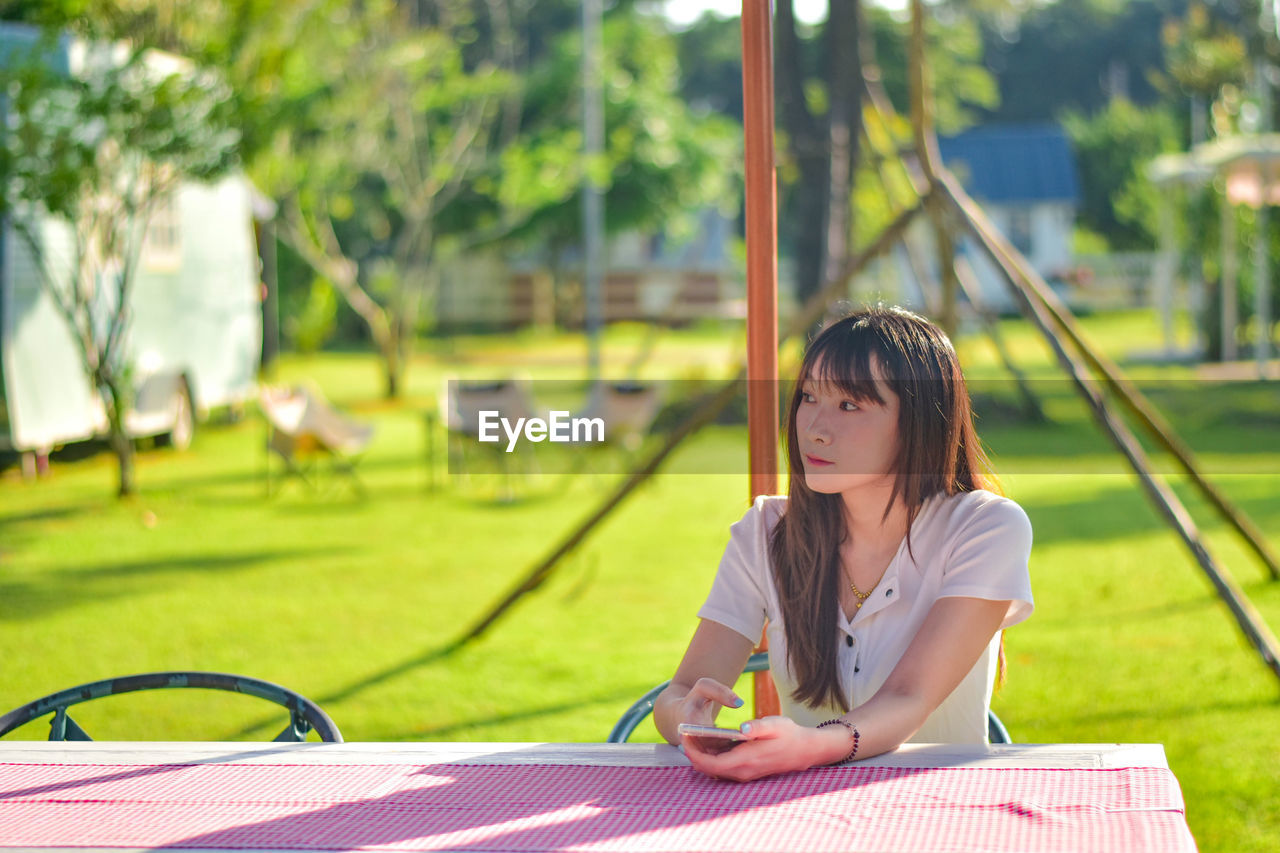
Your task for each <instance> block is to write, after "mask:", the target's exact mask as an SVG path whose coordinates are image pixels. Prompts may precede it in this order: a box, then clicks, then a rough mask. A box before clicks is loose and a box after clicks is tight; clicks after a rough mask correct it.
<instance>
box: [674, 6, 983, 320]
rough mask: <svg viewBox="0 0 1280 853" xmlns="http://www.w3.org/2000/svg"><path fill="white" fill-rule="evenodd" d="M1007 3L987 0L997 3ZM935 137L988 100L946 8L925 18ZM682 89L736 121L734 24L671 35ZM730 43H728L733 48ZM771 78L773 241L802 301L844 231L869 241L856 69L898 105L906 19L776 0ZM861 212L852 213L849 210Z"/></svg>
mask: <svg viewBox="0 0 1280 853" xmlns="http://www.w3.org/2000/svg"><path fill="white" fill-rule="evenodd" d="M1005 1H1006V0H989V2H990V3H991V4H994V6H995V7H1001V8H1002V7H1003V4H1004V3H1005ZM927 34H928V38H929V50H930V62H931V63H932V66H933V72H934V80H935V86H934V88H935V101H936V107H937V114H938V124H939V129H940V130H942V131H943V132H952V131H956V130H959V129H961V128H963V127H965V126H966V125H968V124H970V123H972V121H973V120H974V117H975V116H976V115H977V113H978V110H979V109H980V108H989V107H992V106H994V105H995V103H996V100H997V92H996V88H995V85H994V81H993V79H992V77H991V75H990V74H989V73H988V72H987V71H986V70H985V69H984V68H983V67H982V63H981V40H980V38H979V36H978V28H977V25H976V23H975V22H974V19H973V17H972V15H971V14H970V13H968V12H967V11H966V10H964V9H958V8H953V5H952V4H941V5H939V6H935V7H933V12H932V15H931V17H930V19H929V21H928V31H927ZM678 38H679V40H680V57H681V63H682V71H683V80H684V82H683V85H682V93H683V94H684V96H685V98H686V99H687V100H688V101H689V102H691V103H693V104H695V105H703V104H705V105H707V106H709V107H711V108H713V109H716V110H718V111H720V112H722V113H724V114H726V115H729V116H731V117H733V118H734V119H737V120H739V121H740V120H741V116H742V91H741V89H742V78H741V74H742V57H741V50H742V48H741V42H740V34H739V22H738V19H737V18H729V19H722V18H717V17H715V16H710V15H708V16H704V17H703V18H702V19H701V20H700V21H699V22H697V23H696V24H695V25H694V26H692V27H690V28H688V29H686V30H684V31H683V32H681V33H680V34H679V35H678ZM735 40H736V41H735ZM775 41H776V47H775V56H774V62H775V75H776V87H777V94H776V98H777V102H778V122H779V129H780V131H781V134H780V136H781V139H780V145H781V146H782V149H783V150H782V151H781V152H780V153H781V154H782V159H781V162H780V163H779V183H780V208H781V215H780V217H779V219H780V233H779V239H780V244H781V248H782V250H783V252H784V253H786V254H789V255H791V256H792V257H793V258H794V259H795V267H796V290H797V292H796V297H797V298H798V299H800V300H803V299H805V298H806V297H807V296H808V295H809V294H811V293H813V292H814V291H815V290H816V289H817V288H818V287H819V286H820V285H821V283H822V282H823V281H824V280H825V279H826V278H827V277H828V276H830V275H832V274H834V272H835V270H836V269H837V268H838V267H839V265H840V264H841V262H842V261H843V259H844V257H845V255H846V254H847V253H848V251H849V248H850V245H849V240H850V235H852V234H861V233H866V229H865V228H862V227H861V226H860V224H859V223H857V222H856V221H855V208H853V207H852V206H851V201H850V200H851V199H852V197H853V194H854V184H855V183H856V180H857V177H856V176H858V175H859V174H860V173H862V170H861V168H860V166H861V164H860V162H859V161H860V159H861V158H860V150H859V146H860V140H861V133H862V125H861V116H862V102H861V98H862V84H861V80H860V79H859V76H858V75H859V74H860V73H861V66H862V65H866V66H869V67H872V68H874V69H875V70H874V71H873V73H879V74H880V75H881V77H882V79H883V80H884V83H885V87H886V89H887V91H888V92H889V95H890V97H891V98H892V99H893V100H894V101H895V102H896V104H897V105H898V108H899V109H900V110H902V111H904V112H905V110H906V105H907V100H906V97H907V65H906V43H907V27H906V22H905V21H904V20H902V19H901V17H900V16H899V15H895V14H894V13H893V12H891V11H890V10H887V9H885V8H882V7H880V6H877V5H874V4H864V3H863V2H862V0H847V2H841V3H832V4H831V13H830V14H829V15H828V19H827V21H826V22H825V23H823V24H822V25H820V26H816V27H806V26H804V25H802V24H800V23H798V22H797V21H796V19H795V15H794V13H793V9H792V4H791V0H780V2H779V3H778V4H777V6H776V21H775ZM856 210H857V211H858V213H859V214H861V213H863V212H864V211H863V208H862V206H861V205H860V206H859V207H858V208H856Z"/></svg>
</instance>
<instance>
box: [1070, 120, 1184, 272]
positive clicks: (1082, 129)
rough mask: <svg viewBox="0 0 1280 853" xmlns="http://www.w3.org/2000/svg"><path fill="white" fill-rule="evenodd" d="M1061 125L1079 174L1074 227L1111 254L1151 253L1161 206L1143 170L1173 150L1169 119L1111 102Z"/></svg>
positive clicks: (1170, 121) (1171, 128) (1173, 139)
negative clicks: (1102, 240)
mask: <svg viewBox="0 0 1280 853" xmlns="http://www.w3.org/2000/svg"><path fill="white" fill-rule="evenodd" d="M1063 126H1064V127H1065V129H1066V131H1067V134H1068V135H1069V136H1070V137H1071V143H1072V147H1073V148H1074V149H1075V153H1076V162H1077V164H1078V166H1079V169H1080V176H1081V185H1082V192H1083V195H1084V198H1083V201H1082V203H1081V206H1080V211H1079V214H1078V219H1079V221H1080V223H1081V224H1082V225H1084V226H1085V227H1087V228H1089V229H1090V230H1092V231H1096V232H1097V233H1099V234H1101V235H1103V236H1104V237H1106V238H1107V241H1108V243H1109V244H1110V245H1111V248H1113V249H1116V250H1121V251H1124V250H1133V249H1151V248H1154V247H1155V245H1156V242H1157V235H1158V224H1157V221H1156V217H1157V213H1158V206H1159V205H1160V203H1161V201H1160V197H1159V193H1158V191H1157V190H1156V188H1155V187H1154V186H1153V185H1152V184H1151V181H1150V180H1149V179H1148V178H1147V175H1146V172H1145V169H1146V166H1147V164H1148V163H1149V162H1150V161H1151V159H1152V158H1153V157H1155V156H1156V155H1157V154H1161V153H1164V152H1166V151H1172V150H1175V148H1176V147H1177V135H1176V131H1175V129H1174V124H1173V120H1172V119H1171V118H1170V117H1169V115H1168V114H1167V113H1166V112H1165V111H1164V110H1162V109H1160V108H1151V109H1142V108H1140V107H1137V106H1134V105H1133V104H1132V103H1130V102H1128V101H1126V100H1123V99H1117V100H1114V101H1112V102H1111V103H1110V104H1109V105H1108V106H1107V107H1106V108H1104V109H1102V110H1101V111H1099V112H1098V113H1097V114H1095V115H1093V116H1084V115H1082V114H1080V113H1067V114H1066V115H1064V116H1063Z"/></svg>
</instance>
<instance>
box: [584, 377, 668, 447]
mask: <svg viewBox="0 0 1280 853" xmlns="http://www.w3.org/2000/svg"><path fill="white" fill-rule="evenodd" d="M660 402H661V401H660V400H659V399H658V388H657V386H655V385H647V384H641V383H638V382H597V383H595V384H594V385H592V386H591V392H590V394H589V395H588V397H587V404H586V407H585V408H584V409H583V410H582V411H581V412H578V413H577V414H576V415H574V417H577V418H599V419H601V420H602V421H604V426H605V443H606V444H617V445H620V446H621V447H623V448H624V449H625V450H627V451H629V452H634V451H635V450H636V449H637V448H638V447H639V446H640V443H641V442H642V441H644V438H645V435H647V434H648V432H649V427H650V426H651V425H652V424H653V419H654V418H655V417H657V415H658V404H659V403H660Z"/></svg>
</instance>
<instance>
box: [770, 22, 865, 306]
mask: <svg viewBox="0 0 1280 853" xmlns="http://www.w3.org/2000/svg"><path fill="white" fill-rule="evenodd" d="M830 6H831V8H830V11H829V12H828V16H827V24H826V30H825V33H824V36H825V39H824V41H825V45H826V47H825V53H826V57H825V60H826V61H825V65H824V68H823V77H824V83H825V87H826V91H827V95H828V110H827V113H826V115H824V116H821V117H815V116H814V115H812V114H811V113H810V111H809V108H808V105H807V103H806V101H805V95H804V70H803V62H802V61H801V58H800V39H799V36H798V34H797V33H796V25H795V14H794V12H793V10H792V8H791V0H781V2H779V3H778V5H777V32H776V38H777V47H776V55H777V63H776V66H775V73H776V74H777V78H778V91H779V98H780V101H781V103H780V104H779V107H780V110H779V112H780V114H781V117H782V121H783V124H784V126H785V127H786V130H787V138H788V140H789V148H790V152H791V156H792V158H793V159H794V160H795V163H796V166H797V169H798V171H799V173H800V178H799V182H798V184H797V185H796V186H794V187H792V194H793V195H792V198H793V201H792V202H791V204H792V205H793V206H792V208H791V214H792V215H790V216H789V217H788V218H787V219H786V220H785V221H787V222H789V224H790V229H789V230H790V235H789V236H790V243H791V247H792V250H793V252H794V256H795V269H796V273H795V286H796V300H797V301H798V302H799V303H801V304H803V303H804V301H805V300H807V299H808V298H809V297H810V296H812V295H813V294H814V293H817V292H818V290H819V289H821V287H822V285H823V284H825V283H826V281H827V279H828V278H829V277H831V276H833V275H835V273H836V271H837V270H838V269H839V268H840V267H841V266H842V265H843V264H844V262H845V260H846V258H847V256H848V254H849V243H850V238H851V229H852V227H853V221H852V206H851V195H852V192H853V178H854V173H855V171H856V164H857V150H858V143H859V139H860V134H861V128H862V102H861V88H862V87H861V85H860V84H859V82H858V81H859V75H860V70H859V69H860V63H859V54H860V49H859V28H860V23H861V20H862V15H861V7H862V2H861V0H842V2H839V3H832V4H830Z"/></svg>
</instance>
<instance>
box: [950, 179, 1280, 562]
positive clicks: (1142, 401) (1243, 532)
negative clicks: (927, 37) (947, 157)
mask: <svg viewBox="0 0 1280 853" xmlns="http://www.w3.org/2000/svg"><path fill="white" fill-rule="evenodd" d="M961 192H963V190H961ZM975 207H976V205H975ZM995 240H996V243H995V245H996V248H997V250H998V251H1000V252H1001V253H1002V254H1003V256H1004V258H1005V259H1006V261H1007V262H1008V263H1009V264H1011V265H1013V266H1014V267H1015V268H1017V269H1018V270H1019V271H1020V272H1021V274H1022V276H1023V278H1024V280H1026V281H1028V282H1029V284H1030V287H1031V290H1032V292H1033V293H1034V294H1035V297H1036V299H1037V300H1038V301H1039V302H1041V303H1043V305H1044V306H1045V309H1046V311H1047V312H1048V315H1049V317H1050V318H1051V319H1052V320H1053V322H1054V323H1055V324H1056V325H1057V326H1058V328H1059V329H1061V330H1062V332H1063V333H1065V334H1066V336H1067V337H1068V338H1069V339H1070V340H1071V342H1072V343H1073V344H1074V345H1075V346H1076V348H1077V349H1078V350H1079V351H1080V353H1081V354H1082V355H1083V356H1084V358H1085V360H1086V361H1088V362H1089V365H1090V366H1091V367H1092V368H1093V370H1095V371H1096V372H1098V373H1100V374H1102V376H1103V379H1104V380H1105V381H1106V383H1107V385H1108V387H1110V388H1111V390H1112V391H1113V392H1114V393H1115V394H1116V396H1118V397H1119V398H1120V400H1121V401H1122V402H1123V403H1124V404H1125V406H1126V407H1127V408H1128V409H1129V411H1130V412H1131V413H1132V414H1133V415H1134V417H1136V418H1137V419H1138V422H1139V423H1140V424H1141V425H1142V426H1143V427H1144V428H1145V429H1146V430H1147V432H1148V433H1149V434H1150V435H1151V436H1152V437H1153V438H1154V439H1155V440H1156V442H1157V443H1158V444H1159V445H1160V446H1161V447H1163V448H1164V449H1165V450H1167V451H1168V452H1169V453H1170V454H1171V455H1172V456H1173V457H1174V458H1175V459H1176V460H1177V461H1178V463H1179V466H1180V467H1181V468H1182V470H1183V472H1184V473H1185V474H1186V475H1187V476H1188V477H1189V478H1190V479H1191V481H1192V482H1193V483H1195V485H1196V487H1197V488H1198V489H1199V490H1200V492H1201V494H1203V495H1204V497H1205V498H1206V499H1207V500H1208V501H1209V502H1210V503H1212V504H1213V506H1214V507H1215V508H1216V509H1217V510H1218V513H1219V514H1220V515H1221V516H1222V517H1223V518H1224V519H1225V520H1226V521H1227V523H1228V524H1230V525H1231V526H1232V527H1234V528H1235V530H1236V532H1237V533H1239V534H1240V536H1241V537H1243V538H1244V540H1245V542H1246V543H1247V544H1248V545H1249V547H1250V548H1251V549H1252V550H1253V552H1254V553H1255V554H1256V555H1257V556H1258V558H1259V559H1260V560H1262V562H1263V564H1264V565H1265V566H1266V567H1267V571H1268V572H1269V573H1270V575H1271V578H1272V580H1277V579H1280V562H1278V561H1277V559H1276V556H1275V554H1274V553H1273V552H1272V551H1271V549H1270V547H1269V546H1268V544H1267V541H1266V538H1265V537H1264V536H1263V534H1262V531H1260V530H1259V529H1258V528H1257V526H1256V525H1255V524H1254V523H1253V521H1252V519H1250V518H1249V517H1248V516H1247V515H1246V514H1245V513H1244V512H1242V511H1241V510H1240V509H1239V508H1237V507H1236V506H1235V505H1234V504H1233V503H1231V501H1230V500H1228V499H1227V497H1226V495H1224V494H1222V492H1221V491H1219V490H1218V487H1217V486H1215V485H1214V484H1213V483H1211V482H1209V481H1208V480H1207V479H1205V477H1204V475H1203V474H1201V473H1200V468H1199V463H1198V462H1197V461H1196V459H1195V454H1194V453H1193V452H1192V450H1191V448H1190V447H1188V446H1187V445H1186V444H1185V443H1184V442H1183V441H1182V440H1181V439H1180V438H1179V437H1178V436H1177V434H1176V433H1175V432H1174V429H1173V427H1172V426H1170V424H1169V422H1168V421H1166V420H1165V419H1164V417H1163V416H1162V415H1161V414H1160V413H1159V412H1158V411H1157V410H1156V408H1155V407H1154V406H1152V405H1151V403H1150V401H1148V400H1147V399H1146V397H1145V395H1143V393H1142V392H1141V391H1140V390H1138V388H1137V387H1136V386H1135V385H1134V384H1133V383H1132V382H1130V381H1129V380H1128V379H1126V378H1125V377H1124V375H1123V373H1122V372H1121V370H1120V368H1119V367H1118V366H1117V365H1116V364H1115V363H1113V362H1112V361H1111V360H1110V359H1108V358H1107V357H1106V356H1104V355H1102V354H1101V353H1099V352H1098V351H1097V350H1096V349H1095V348H1094V347H1093V346H1092V345H1090V344H1089V343H1088V341H1087V340H1086V339H1085V337H1084V334H1083V333H1082V332H1081V330H1080V327H1079V325H1078V324H1077V323H1076V322H1075V318H1074V317H1072V315H1071V312H1070V310H1069V309H1068V308H1067V307H1066V306H1065V305H1063V304H1062V301H1061V300H1060V299H1058V296H1057V294H1056V293H1054V292H1053V290H1052V289H1051V288H1050V287H1049V286H1048V285H1047V284H1045V283H1044V281H1043V280H1041V279H1040V277H1039V275H1037V274H1036V273H1035V271H1034V270H1033V269H1031V268H1030V267H1029V266H1028V265H1027V264H1026V263H1025V262H1024V261H1023V260H1022V259H1021V257H1020V256H1019V255H1018V253H1017V251H1016V250H1015V249H1014V248H1013V246H1011V245H1009V243H1008V241H1006V240H1005V239H1004V237H1003V235H1001V234H999V232H998V231H997V232H996V234H995Z"/></svg>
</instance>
